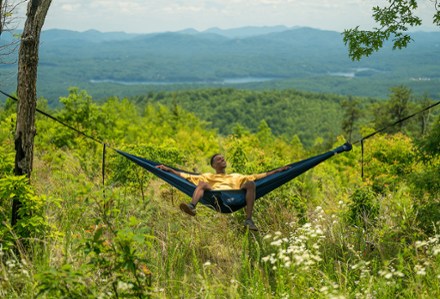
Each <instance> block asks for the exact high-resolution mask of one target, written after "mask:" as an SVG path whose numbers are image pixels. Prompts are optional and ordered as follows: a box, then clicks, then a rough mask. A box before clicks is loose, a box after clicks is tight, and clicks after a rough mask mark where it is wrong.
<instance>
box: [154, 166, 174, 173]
mask: <svg viewBox="0 0 440 299" xmlns="http://www.w3.org/2000/svg"><path fill="white" fill-rule="evenodd" d="M156 168H159V169H162V170H164V171H168V172H171V168H169V167H168V166H165V165H162V164H161V165H157V166H156Z"/></svg>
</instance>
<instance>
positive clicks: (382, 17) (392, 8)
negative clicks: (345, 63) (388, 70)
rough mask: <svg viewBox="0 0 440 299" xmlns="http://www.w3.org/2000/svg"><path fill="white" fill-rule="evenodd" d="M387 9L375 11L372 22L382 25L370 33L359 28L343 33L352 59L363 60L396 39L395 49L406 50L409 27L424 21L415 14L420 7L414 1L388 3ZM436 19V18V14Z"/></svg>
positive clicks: (378, 8)
mask: <svg viewBox="0 0 440 299" xmlns="http://www.w3.org/2000/svg"><path fill="white" fill-rule="evenodd" d="M388 3H389V5H388V6H387V7H379V6H375V7H373V18H374V20H375V21H376V23H377V24H378V25H379V26H378V27H377V28H374V29H373V30H371V31H366V30H359V26H356V27H355V28H353V29H348V30H344V42H345V44H346V45H347V44H348V50H349V56H350V57H351V59H353V60H360V59H361V58H362V57H364V56H367V57H368V56H370V55H371V54H372V53H373V52H375V51H378V50H379V49H380V48H382V47H383V44H384V41H386V40H388V39H389V38H392V39H393V49H402V48H406V47H407V46H408V44H409V43H410V41H411V36H410V35H409V34H407V33H406V32H407V31H408V27H414V26H420V25H421V24H422V20H421V18H420V17H418V16H416V15H415V14H414V12H415V10H416V9H417V7H418V4H417V1H415V0H410V1H407V0H388ZM436 15H437V14H436Z"/></svg>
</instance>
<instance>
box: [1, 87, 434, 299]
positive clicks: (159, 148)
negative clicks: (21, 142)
mask: <svg viewBox="0 0 440 299" xmlns="http://www.w3.org/2000/svg"><path fill="white" fill-rule="evenodd" d="M60 102H61V104H62V107H61V108H59V109H58V110H56V111H51V112H52V113H53V114H54V115H55V116H56V117H57V118H59V119H60V120H62V121H64V122H67V123H69V124H70V125H72V126H74V127H76V128H78V129H79V130H81V131H84V132H86V133H87V134H89V135H92V136H96V137H98V138H99V139H100V140H102V141H103V142H105V143H106V144H107V150H106V155H105V161H103V152H102V150H103V146H102V144H101V143H97V142H95V141H93V140H90V139H87V138H85V137H84V136H82V135H79V134H77V133H75V132H73V131H71V130H69V129H67V128H66V127H63V126H61V125H60V124H57V123H55V122H53V121H52V120H50V119H47V118H45V117H44V116H42V115H39V116H38V117H37V124H36V125H37V135H36V138H35V148H34V150H35V153H34V165H33V173H32V177H31V179H30V184H29V182H28V180H27V178H24V177H16V176H14V175H13V168H14V156H15V153H14V137H13V133H14V125H15V117H16V114H15V105H14V103H13V102H11V101H7V102H6V103H5V104H4V105H3V106H2V107H1V108H0V122H1V126H0V198H1V202H0V221H1V222H2V226H1V228H0V297H2V298H439V297H440V235H439V233H438V229H439V221H440V212H439V211H440V209H439V206H440V203H439V199H440V198H439V195H440V174H439V172H438V169H439V165H440V159H439V152H440V151H439V149H438V144H440V143H439V138H440V137H439V136H440V134H439V132H440V118H439V117H438V114H437V116H435V117H434V116H432V115H431V118H430V119H429V126H428V129H427V130H426V131H425V132H423V134H415V133H414V132H413V131H408V130H405V127H401V128H400V129H399V130H395V131H393V132H384V133H381V134H377V135H375V136H374V137H373V138H370V139H368V140H366V141H365V143H364V145H365V147H364V155H363V156H362V153H361V147H360V146H359V144H355V146H354V147H353V150H352V151H350V152H346V153H343V154H340V155H336V156H334V157H332V158H330V159H329V160H327V161H325V162H323V163H322V164H320V165H318V166H316V167H315V168H313V169H311V170H309V171H308V172H306V173H304V174H302V175H301V176H299V177H298V178H296V179H294V180H292V181H291V182H289V183H287V184H285V185H283V186H282V187H280V188H278V189H276V190H274V191H273V192H271V193H269V194H268V195H266V196H264V197H263V198H261V199H259V200H258V201H257V203H256V207H255V215H254V220H255V222H256V224H257V225H258V227H259V228H260V230H259V231H258V232H251V231H247V230H246V229H244V227H243V221H244V213H243V211H238V212H236V213H233V214H219V213H216V212H214V211H212V210H210V209H208V208H206V207H203V206H198V207H197V216H195V217H189V216H187V215H185V214H183V213H182V212H181V211H180V210H179V209H178V205H179V203H180V202H187V201H189V198H188V197H187V196H185V195H184V194H182V193H181V192H179V191H177V190H176V189H174V188H172V187H170V186H169V185H167V184H165V183H163V182H162V181H160V180H158V179H157V178H155V177H154V176H152V175H151V174H149V173H148V172H146V171H145V170H144V169H142V168H140V167H138V166H136V165H134V164H133V163H132V162H130V161H128V160H127V159H125V158H123V157H122V156H120V155H118V154H117V153H116V152H115V151H113V150H112V148H116V149H121V150H124V151H127V152H130V153H133V154H136V155H139V156H143V157H146V158H149V159H151V160H155V161H160V162H162V163H165V164H168V165H172V166H176V167H179V168H182V169H187V170H191V171H196V172H208V171H210V168H209V165H208V164H209V163H208V159H209V157H210V156H211V155H212V153H215V152H221V153H224V154H225V156H226V159H227V160H228V161H229V164H228V165H229V166H228V171H229V172H240V173H259V172H264V171H267V170H269V169H273V168H275V167H278V166H282V165H285V164H287V163H291V162H294V161H299V160H302V159H305V158H307V157H310V156H313V155H315V154H319V153H322V152H324V151H327V150H329V149H330V148H333V147H336V146H339V145H342V144H343V143H344V142H345V140H346V137H344V136H343V134H341V135H340V136H338V137H335V138H334V139H333V140H331V141H332V144H331V145H330V146H329V145H328V143H329V140H324V139H323V138H316V139H315V140H314V141H313V142H310V146H308V147H305V146H304V145H303V143H302V142H301V141H300V139H299V138H295V137H292V138H288V139H287V138H284V137H283V136H279V135H276V134H274V133H273V132H272V130H271V128H270V126H268V125H267V124H266V125H262V126H260V127H259V128H258V130H256V131H253V132H251V131H250V130H247V129H246V128H245V127H240V126H238V127H237V128H235V130H234V132H233V133H230V134H219V133H218V130H216V129H215V128H211V127H210V126H209V124H208V123H207V122H206V121H203V120H201V119H200V118H198V117H197V116H196V115H194V114H193V113H191V112H188V111H187V110H185V109H183V108H182V107H180V106H166V105H163V104H158V103H153V102H151V103H147V104H145V105H141V106H140V105H138V104H137V103H135V102H133V101H129V100H128V99H119V98H115V97H112V98H109V99H107V100H106V101H103V102H102V103H97V102H95V101H93V99H92V98H91V97H90V96H89V95H88V94H87V92H85V91H78V90H72V91H71V93H70V94H69V96H67V97H65V98H61V99H60ZM386 104H387V103H384V104H383V105H386ZM39 107H40V108H41V109H49V108H48V107H47V104H45V102H44V100H40V102H39ZM370 108H371V107H370ZM414 127H415V125H414ZM376 129H377V128H376V127H375V124H374V122H373V120H370V121H365V120H364V121H363V122H362V123H361V124H359V126H358V127H356V130H357V132H356V133H357V134H358V135H361V136H365V135H366V134H369V133H371V132H373V131H374V130H376ZM362 160H363V164H362V165H361V161H362ZM103 163H104V166H105V168H104V169H103V168H102V165H103ZM362 166H363V170H364V176H363V177H362V176H361V167H362ZM12 198H19V199H20V200H21V202H22V203H23V205H22V207H21V209H20V216H21V218H20V220H19V221H18V223H17V224H16V226H15V227H11V226H10V224H9V223H10V217H11V216H10V211H11V199H12Z"/></svg>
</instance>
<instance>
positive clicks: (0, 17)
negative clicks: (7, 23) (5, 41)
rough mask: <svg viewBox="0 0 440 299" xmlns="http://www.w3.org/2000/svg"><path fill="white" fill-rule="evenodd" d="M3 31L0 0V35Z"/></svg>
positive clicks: (1, 1) (0, 0)
mask: <svg viewBox="0 0 440 299" xmlns="http://www.w3.org/2000/svg"><path fill="white" fill-rule="evenodd" d="M2 32H3V0H0V35H2Z"/></svg>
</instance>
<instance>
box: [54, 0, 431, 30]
mask: <svg viewBox="0 0 440 299" xmlns="http://www.w3.org/2000/svg"><path fill="white" fill-rule="evenodd" d="M386 4H387V2H386V1H384V0H322V1H310V0H160V1H153V0H151V1H145V0H56V1H52V5H51V7H50V9H49V13H48V17H47V18H46V22H45V28H46V29H47V28H64V29H72V30H79V31H83V30H88V29H97V30H101V31H127V32H143V33H145V32H154V31H177V30H181V29H183V28H188V27H192V28H195V29H199V30H204V29H207V28H210V27H221V28H232V27H239V26H249V25H251V26H252V25H256V26H270V25H286V26H309V27H315V28H320V29H329V30H337V31H342V30H343V29H345V28H351V27H353V26H356V25H360V26H361V27H363V28H365V29H368V28H369V27H371V26H372V24H373V21H372V17H371V14H372V11H371V9H372V7H373V6H374V5H380V6H383V5H386ZM429 4H431V6H430V5H429ZM422 5H423V8H422V9H423V10H424V11H426V10H429V11H430V13H428V14H427V15H431V16H432V14H433V12H434V7H433V5H434V4H433V3H432V2H429V1H426V3H425V2H423V1H421V4H420V6H422ZM425 14H426V13H425Z"/></svg>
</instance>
